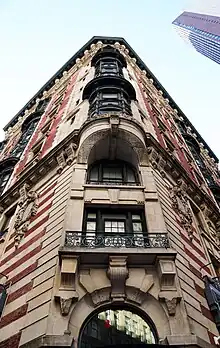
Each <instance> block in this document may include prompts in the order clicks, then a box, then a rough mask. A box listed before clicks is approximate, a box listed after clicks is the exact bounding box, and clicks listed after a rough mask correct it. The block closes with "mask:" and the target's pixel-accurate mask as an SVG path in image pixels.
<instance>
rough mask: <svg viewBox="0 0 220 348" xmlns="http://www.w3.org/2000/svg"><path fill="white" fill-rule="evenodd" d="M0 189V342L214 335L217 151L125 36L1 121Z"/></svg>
mask: <svg viewBox="0 0 220 348" xmlns="http://www.w3.org/2000/svg"><path fill="white" fill-rule="evenodd" d="M0 187H1V197H0V206H1V219H0V231H1V232H0V272H1V273H0V284H1V285H0V286H1V292H0V295H1V297H0V316H1V319H0V348H5V347H10V348H17V347H18V346H19V347H25V348H29V347H31V348H34V347H43V346H48V347H61V346H62V347H76V348H77V347H78V348H93V347H98V346H99V347H100V346H109V345H119V344H122V343H124V344H125V343H127V344H134V345H136V346H137V345H138V344H139V343H147V344H154V345H155V346H158V345H159V344H164V345H165V346H166V345H176V346H179V347H182V346H183V345H184V346H185V347H187V346H194V347H195V346H197V347H211V344H213V343H214V336H217V335H218V330H220V320H219V314H220V313H219V310H218V308H219V304H220V290H219V289H220V283H219V281H218V278H216V276H218V274H219V257H220V253H219V250H220V246H219V236H220V213H219V204H220V186H219V172H218V159H217V158H216V156H215V155H214V153H213V152H212V151H211V149H210V148H209V147H208V145H207V144H206V143H205V141H204V140H203V139H202V137H201V136H200V134H199V133H198V132H197V131H196V129H195V128H194V127H193V126H192V124H191V123H190V121H189V120H188V119H187V118H186V116H185V115H184V114H183V112H182V111H181V110H180V109H179V108H178V106H177V105H176V104H175V102H174V101H173V100H172V98H171V97H170V96H169V94H168V93H167V92H166V90H165V89H164V88H163V87H162V86H161V84H160V83H159V81H158V80H157V79H156V78H155V77H154V76H153V74H152V73H151V72H150V70H149V69H148V68H147V67H146V66H145V64H144V63H143V62H142V61H141V59H140V58H139V57H138V56H137V54H136V53H135V52H134V51H133V49H132V48H131V47H130V46H129V45H128V44H127V42H126V41H125V40H124V39H122V38H111V37H93V38H92V39H91V40H90V41H89V42H88V43H86V45H85V46H84V47H83V48H82V49H80V50H79V51H78V52H77V53H76V54H75V55H74V56H73V57H72V58H71V59H70V60H69V61H68V62H67V63H66V64H65V65H64V66H63V67H62V68H61V69H60V70H59V71H58V72H57V73H56V74H55V75H54V76H53V77H52V78H51V80H50V81H48V82H47V83H46V84H45V85H44V86H43V87H42V88H41V90H40V91H39V92H38V93H37V94H36V95H35V96H34V97H33V98H32V99H31V100H30V101H29V102H28V103H27V104H26V105H25V107H24V108H23V109H22V110H21V111H20V112H19V113H18V114H17V115H16V116H15V117H14V118H13V119H12V120H11V121H10V122H9V123H8V124H7V126H6V127H5V140H4V141H3V142H2V143H1V154H0ZM206 298H207V300H206ZM216 327H217V328H218V330H217V328H216Z"/></svg>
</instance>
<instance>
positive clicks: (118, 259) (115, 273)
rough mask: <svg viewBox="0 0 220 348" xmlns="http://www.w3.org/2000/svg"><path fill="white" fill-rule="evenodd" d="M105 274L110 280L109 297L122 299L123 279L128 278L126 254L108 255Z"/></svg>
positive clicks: (116, 299)
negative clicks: (107, 266) (107, 265)
mask: <svg viewBox="0 0 220 348" xmlns="http://www.w3.org/2000/svg"><path fill="white" fill-rule="evenodd" d="M107 276H108V278H109V279H110V282H111V286H112V287H111V299H112V300H114V301H122V302H123V301H124V300H125V297H126V294H125V281H126V279H127V278H128V269H127V256H109V268H108V270H107Z"/></svg>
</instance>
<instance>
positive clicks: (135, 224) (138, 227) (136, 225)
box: [132, 222, 142, 232]
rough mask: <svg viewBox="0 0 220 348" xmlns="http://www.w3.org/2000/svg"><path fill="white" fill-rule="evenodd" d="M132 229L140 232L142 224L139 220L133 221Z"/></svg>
mask: <svg viewBox="0 0 220 348" xmlns="http://www.w3.org/2000/svg"><path fill="white" fill-rule="evenodd" d="M132 225H133V231H134V232H142V224H141V222H133V224H132Z"/></svg>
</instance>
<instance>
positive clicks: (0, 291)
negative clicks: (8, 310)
mask: <svg viewBox="0 0 220 348" xmlns="http://www.w3.org/2000/svg"><path fill="white" fill-rule="evenodd" d="M6 298H7V290H6V287H5V286H4V285H2V284H0V317H1V315H2V312H3V309H4V306H5V301H6Z"/></svg>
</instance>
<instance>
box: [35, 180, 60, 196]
mask: <svg viewBox="0 0 220 348" xmlns="http://www.w3.org/2000/svg"><path fill="white" fill-rule="evenodd" d="M56 184H57V182H56V181H55V182H54V183H53V184H52V185H51V186H49V187H48V188H46V190H45V191H43V192H42V193H41V194H40V196H39V198H41V197H43V196H45V195H46V194H47V193H48V192H50V191H51V190H52V189H53V188H54V187H55V186H56Z"/></svg>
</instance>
